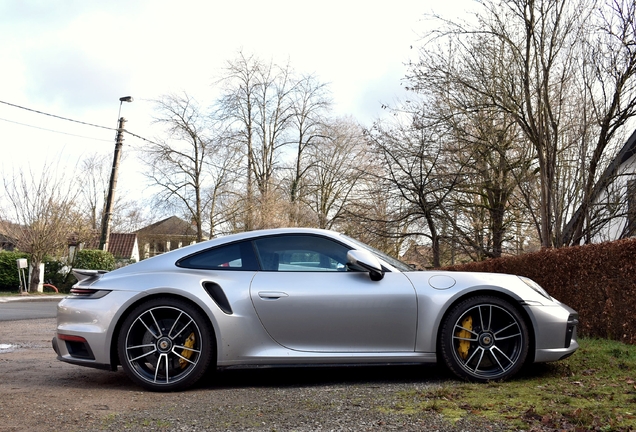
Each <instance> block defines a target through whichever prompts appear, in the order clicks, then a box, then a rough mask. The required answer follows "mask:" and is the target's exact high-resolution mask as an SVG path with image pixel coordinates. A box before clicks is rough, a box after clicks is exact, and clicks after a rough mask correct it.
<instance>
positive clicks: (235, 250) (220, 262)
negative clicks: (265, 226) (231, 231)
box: [177, 242, 258, 271]
mask: <svg viewBox="0 0 636 432" xmlns="http://www.w3.org/2000/svg"><path fill="white" fill-rule="evenodd" d="M177 266H179V267H184V268H192V269H205V270H247V271H256V270H258V263H257V261H256V256H255V255H254V249H253V248H252V244H251V243H250V242H241V243H233V244H229V245H224V246H220V247H216V248H212V249H207V250H204V251H202V252H198V253H196V254H194V255H190V256H187V257H185V258H183V259H181V260H179V261H177Z"/></svg>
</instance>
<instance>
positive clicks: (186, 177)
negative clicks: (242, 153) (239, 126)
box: [143, 94, 233, 241]
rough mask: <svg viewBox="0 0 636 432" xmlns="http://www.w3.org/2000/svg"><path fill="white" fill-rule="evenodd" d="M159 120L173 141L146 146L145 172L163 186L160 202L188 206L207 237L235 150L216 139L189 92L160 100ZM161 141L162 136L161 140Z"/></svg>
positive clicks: (185, 208)
mask: <svg viewBox="0 0 636 432" xmlns="http://www.w3.org/2000/svg"><path fill="white" fill-rule="evenodd" d="M156 103H157V110H158V113H159V114H158V116H157V117H156V119H155V121H156V123H158V124H160V125H162V126H164V127H165V129H166V132H167V136H168V138H169V139H168V140H166V141H162V142H154V143H151V144H148V145H147V146H146V147H145V148H144V149H143V162H144V163H145V164H146V166H147V167H148V171H147V172H146V173H145V175H146V177H147V178H148V179H149V180H150V182H151V184H153V185H155V186H157V187H158V188H159V193H158V195H157V197H156V199H157V202H158V203H161V205H163V206H173V207H172V208H180V209H183V211H184V214H186V215H187V217H189V218H190V220H191V221H192V223H193V225H194V226H195V227H196V231H197V241H201V240H203V239H204V229H203V227H204V224H205V223H206V222H207V221H210V223H211V224H214V222H212V221H211V220H210V219H208V218H209V217H212V216H213V215H214V205H215V203H216V202H217V198H218V195H219V189H220V188H221V187H222V185H223V184H225V182H226V181H227V176H228V173H230V172H231V167H230V162H229V161H231V160H232V157H233V155H232V154H231V152H228V149H227V148H226V147H225V146H224V145H223V143H222V142H221V141H218V140H215V137H214V135H213V134H212V131H211V128H210V127H209V124H208V122H209V118H208V117H207V116H205V115H204V114H203V113H202V111H201V108H200V107H199V106H198V104H197V103H196V101H195V100H194V99H192V98H191V97H190V96H188V95H187V94H182V95H170V96H165V97H164V98H162V99H161V100H159V101H157V102H156ZM157 141H160V140H157Z"/></svg>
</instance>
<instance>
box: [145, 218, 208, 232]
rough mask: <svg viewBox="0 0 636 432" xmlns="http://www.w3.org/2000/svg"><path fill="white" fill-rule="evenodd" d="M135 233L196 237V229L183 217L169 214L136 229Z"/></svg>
mask: <svg viewBox="0 0 636 432" xmlns="http://www.w3.org/2000/svg"><path fill="white" fill-rule="evenodd" d="M137 234H139V235H140V236H141V235H164V236H165V235H169V236H187V237H196V235H197V230H196V228H195V227H194V226H193V225H192V224H190V223H188V222H186V221H184V220H183V219H180V218H178V217H177V216H170V217H169V218H167V219H163V220H160V221H159V222H155V223H153V224H152V225H148V226H147V227H144V228H142V229H140V230H138V231H137ZM203 235H204V236H207V233H203Z"/></svg>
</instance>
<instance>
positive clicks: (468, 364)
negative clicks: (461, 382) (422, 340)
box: [440, 296, 529, 382]
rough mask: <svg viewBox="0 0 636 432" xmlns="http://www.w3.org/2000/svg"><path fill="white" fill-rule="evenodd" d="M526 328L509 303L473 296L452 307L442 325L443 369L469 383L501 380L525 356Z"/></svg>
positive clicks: (517, 366) (515, 371) (518, 314)
mask: <svg viewBox="0 0 636 432" xmlns="http://www.w3.org/2000/svg"><path fill="white" fill-rule="evenodd" d="M528 345H529V336H528V328H527V325H526V323H525V321H524V319H523V317H522V316H521V314H520V313H519V311H518V310H517V309H516V308H515V307H514V306H512V305H511V304H510V303H509V302H507V301H505V300H503V299H500V298H498V297H492V296H476V297H471V298H469V299H466V300H464V301H462V302H461V303H459V304H458V305H456V306H455V307H454V308H453V309H452V310H451V311H450V313H449V314H448V316H447V317H446V319H445V320H444V322H443V325H442V331H441V340H440V349H441V354H442V358H443V359H444V362H445V364H446V366H447V367H448V368H449V369H450V370H451V371H452V372H453V373H455V375H457V376H459V377H460V378H464V379H467V380H469V381H478V382H485V381H490V380H503V379H507V378H510V377H511V376H513V375H514V374H516V373H517V372H518V371H519V370H520V369H521V368H522V367H523V364H524V362H525V361H526V358H527V356H528Z"/></svg>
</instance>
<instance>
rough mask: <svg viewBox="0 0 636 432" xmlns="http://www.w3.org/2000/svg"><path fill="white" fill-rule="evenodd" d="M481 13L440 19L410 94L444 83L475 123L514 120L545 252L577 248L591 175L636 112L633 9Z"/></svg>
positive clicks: (592, 5)
mask: <svg viewBox="0 0 636 432" xmlns="http://www.w3.org/2000/svg"><path fill="white" fill-rule="evenodd" d="M481 5H482V9H481V11H480V12H479V13H478V14H477V16H476V18H477V19H476V24H471V23H466V22H454V21H448V20H443V19H441V18H440V17H437V19H439V20H441V23H442V24H441V26H440V27H439V28H438V29H437V30H435V31H433V32H430V33H428V34H427V36H426V37H425V39H424V41H425V42H424V46H423V47H422V50H421V52H420V53H421V60H420V61H419V62H418V64H416V65H414V67H413V68H412V71H413V73H412V78H414V79H413V81H416V82H418V85H416V88H418V87H419V88H425V87H426V86H427V85H428V84H430V82H431V81H437V82H438V86H439V88H441V86H440V85H439V84H440V83H443V84H444V86H445V88H446V91H447V92H448V94H449V95H451V97H452V95H454V94H456V93H460V94H466V93H472V94H473V95H474V96H473V100H474V101H475V102H476V103H474V104H473V105H472V106H471V107H470V108H471V109H472V112H473V113H474V115H475V116H476V115H479V114H478V113H479V112H480V111H482V110H496V111H499V112H500V113H501V115H505V116H508V117H509V118H510V119H512V120H514V121H515V122H516V123H517V125H518V127H519V128H520V131H521V132H522V134H523V137H524V138H525V139H526V140H528V142H529V143H531V144H532V146H533V148H534V155H533V156H534V158H535V159H536V163H537V167H538V176H539V187H540V194H539V197H540V206H539V213H538V215H537V217H536V218H535V220H536V221H537V232H538V235H539V237H540V239H541V244H542V246H543V247H550V246H561V245H565V244H573V243H578V242H579V241H580V240H581V239H582V238H583V231H584V230H583V228H582V227H583V223H584V221H585V220H589V217H588V216H589V211H588V210H587V209H589V205H590V200H591V198H592V194H591V193H590V191H591V186H593V185H594V183H595V182H596V180H597V179H598V172H599V171H598V168H599V166H600V165H602V164H607V163H608V162H609V160H611V155H612V153H613V152H614V153H615V152H616V151H617V144H618V141H617V139H619V138H618V134H617V133H618V131H619V130H620V128H621V127H622V126H623V125H625V124H626V122H627V121H628V120H629V119H630V118H632V117H633V116H634V115H635V114H636V110H635V106H634V101H635V100H636V94H635V93H634V80H635V79H636V78H635V76H634V71H635V67H636V62H635V61H634V56H635V54H634V51H635V50H634V18H633V17H634V13H633V12H634V4H633V2H630V1H629V0H625V1H623V0H608V1H606V2H605V3H602V2H601V1H596V0H577V1H574V2H573V1H565V0H510V1H499V0H486V1H484V2H482V3H481ZM493 61H494V62H496V63H493ZM493 66H496V67H495V68H493ZM431 72H432V76H431V75H428V73H431ZM619 140H620V139H619ZM577 185H578V186H577ZM528 196H529V195H528ZM577 207H579V208H580V211H578V212H576V213H575V210H576V208H577ZM528 211H532V209H531V208H528ZM573 214H574V219H573V221H572V222H571V223H568V220H569V218H570V216H571V215H573ZM586 218H587V219H586ZM588 237H589V236H588Z"/></svg>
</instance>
